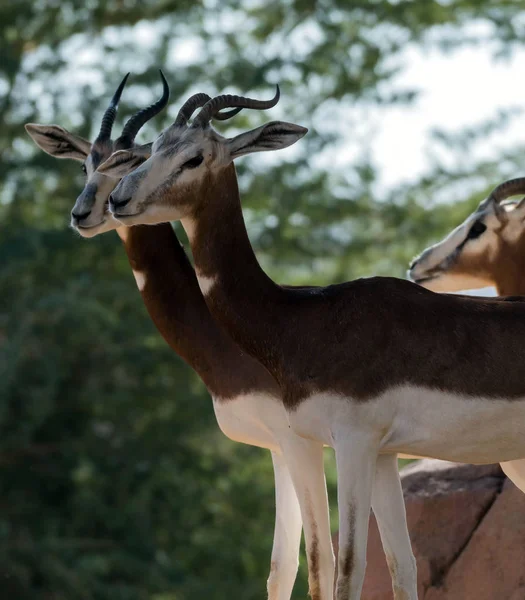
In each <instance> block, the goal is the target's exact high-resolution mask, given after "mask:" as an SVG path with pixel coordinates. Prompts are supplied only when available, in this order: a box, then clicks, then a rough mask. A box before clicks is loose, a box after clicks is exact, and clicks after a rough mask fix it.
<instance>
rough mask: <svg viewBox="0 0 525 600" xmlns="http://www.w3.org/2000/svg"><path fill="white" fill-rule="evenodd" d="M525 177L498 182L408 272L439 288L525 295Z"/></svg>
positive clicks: (417, 281)
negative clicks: (518, 197) (488, 289)
mask: <svg viewBox="0 0 525 600" xmlns="http://www.w3.org/2000/svg"><path fill="white" fill-rule="evenodd" d="M518 194H525V178H519V179H515V180H510V181H509V182H506V183H505V185H502V186H498V191H497V193H494V192H493V193H492V194H491V195H490V196H489V197H488V198H486V199H485V200H483V201H482V202H481V203H480V205H479V206H478V208H477V209H476V210H475V211H474V212H473V213H472V214H470V215H469V216H468V217H467V218H466V219H465V221H464V222H463V223H462V224H461V225H459V226H458V227H456V229H454V231H452V232H451V233H450V234H449V235H447V236H446V237H445V238H444V239H443V240H442V241H440V242H438V243H437V244H434V245H433V246H430V247H429V248H427V249H426V250H424V251H423V252H422V253H421V254H420V255H419V256H418V257H416V258H415V259H414V261H413V262H412V264H411V265H410V269H409V272H408V276H409V277H410V279H412V280H413V281H415V282H416V283H420V284H421V285H423V286H424V287H426V288H428V289H430V290H434V291H438V292H443V291H445V292H454V291H457V290H468V289H475V288H481V287H485V286H494V287H495V288H496V291H497V293H498V296H508V295H520V294H521V295H525V199H522V200H521V201H519V202H505V201H506V200H507V199H508V198H510V197H512V196H515V195H518Z"/></svg>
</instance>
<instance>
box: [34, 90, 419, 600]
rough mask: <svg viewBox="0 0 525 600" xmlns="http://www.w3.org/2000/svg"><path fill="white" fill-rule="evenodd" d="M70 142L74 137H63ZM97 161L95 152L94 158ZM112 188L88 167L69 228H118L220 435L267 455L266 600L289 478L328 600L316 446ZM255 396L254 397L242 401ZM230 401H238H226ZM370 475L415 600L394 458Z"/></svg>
mask: <svg viewBox="0 0 525 600" xmlns="http://www.w3.org/2000/svg"><path fill="white" fill-rule="evenodd" d="M119 89H120V88H119ZM121 91H122V89H120V92H121ZM120 92H118V94H119V95H120ZM164 96H166V92H165V94H164ZM164 96H163V98H164ZM207 100H209V97H208V96H207V95H205V94H197V95H195V96H193V97H192V98H190V100H188V101H187V102H186V103H185V104H184V106H183V107H182V109H181V110H180V111H179V114H178V117H177V119H176V121H175V124H176V125H177V126H178V127H184V126H185V125H186V122H187V120H188V119H189V118H190V116H191V114H192V113H193V111H194V110H195V109H196V108H198V107H200V106H202V105H203V104H204V103H205V102H206V101H207ZM117 103H118V98H117V99H116V101H115V98H114V99H113V101H112V105H116V104H117ZM163 103H164V100H163V99H161V100H160V101H159V103H157V105H154V107H156V108H153V107H151V108H148V109H146V110H147V111H148V114H149V117H150V118H151V117H152V116H153V114H154V113H156V112H158V111H160V109H161V108H162V106H161V105H162V104H163ZM236 112H238V109H236V110H234V111H230V112H229V113H224V114H223V115H218V116H219V117H220V118H229V117H231V116H233V114H235V113H236ZM140 114H144V112H141V113H140ZM133 119H135V117H132V119H130V121H128V124H129V123H130V122H131V123H132V122H134V121H133ZM135 122H136V120H135ZM126 128H127V129H128V130H129V127H128V125H126V127H125V130H126ZM27 129H28V131H29V132H30V134H31V135H32V136H34V138H35V141H36V142H37V144H38V145H39V146H40V147H43V149H45V150H46V151H47V152H49V153H50V154H52V155H55V153H54V146H53V143H55V142H56V141H57V140H56V139H54V137H55V134H56V130H52V133H53V135H52V136H50V137H51V138H52V139H51V140H50V139H47V138H42V137H37V134H38V133H40V134H41V135H45V134H46V132H47V131H48V130H47V129H46V128H44V127H43V126H35V125H30V126H28V127H27ZM137 132H138V127H137V128H136V129H135V130H134V131H133V135H132V136H130V137H128V142H127V143H128V144H130V145H131V144H133V140H134V137H135V135H136V134H137ZM69 135H72V134H69V133H67V136H69ZM121 137H122V136H121ZM120 139H121V138H119V140H120ZM59 143H60V145H61V146H60V147H61V148H62V149H63V148H64V147H65V145H67V143H68V138H67V137H66V136H63V139H61V140H60V142H59ZM105 147H107V148H108V150H107V152H110V149H111V142H110V140H106V143H105ZM97 152H98V153H100V150H97ZM107 152H106V153H105V156H106V155H107ZM139 152H140V153H141V158H140V159H137V163H140V162H141V161H143V160H145V157H147V156H148V155H149V152H150V148H149V146H148V145H146V146H144V147H143V148H140V149H139ZM101 158H103V157H101ZM101 158H99V157H95V162H93V159H91V160H90V159H89V157H88V159H86V163H87V164H88V165H93V164H98V163H99V160H100V159H101ZM116 184H117V180H115V179H111V180H109V181H107V180H106V178H105V177H104V176H103V175H101V174H99V173H97V172H94V171H93V168H92V167H90V169H89V171H88V182H87V184H86V187H85V188H84V191H83V192H82V193H81V195H80V196H79V198H78V199H77V202H76V203H75V207H74V208H73V211H72V226H73V227H75V228H76V229H77V230H78V231H79V233H80V234H81V235H83V236H84V237H91V236H92V235H97V234H98V233H101V232H105V231H108V230H110V229H115V228H118V229H117V233H118V235H119V236H120V237H121V239H122V240H123V243H124V246H125V249H126V252H127V254H128V258H129V260H130V263H131V265H132V268H133V272H134V275H135V278H136V282H137V285H138V287H139V289H140V291H141V294H142V296H143V299H144V302H145V305H146V308H147V309H148V312H149V314H150V316H151V317H152V320H153V321H154V323H155V324H156V326H157V328H158V329H159V331H160V333H161V334H162V335H163V337H164V338H165V339H166V341H167V342H168V343H169V344H170V346H171V347H172V348H173V349H174V350H175V351H176V352H177V353H178V354H179V355H180V356H182V357H183V358H184V359H185V360H186V362H187V363H188V364H189V365H190V366H192V367H193V368H194V369H195V370H196V371H197V372H198V373H199V375H200V376H201V378H202V379H203V381H204V382H205V383H206V385H207V387H208V389H209V390H210V393H211V395H212V396H213V398H214V408H215V412H216V415H217V419H218V422H219V425H220V427H221V429H222V430H223V431H224V432H225V433H226V435H228V436H229V437H231V438H232V439H234V440H236V441H243V442H246V443H250V444H254V445H259V446H262V447H268V448H270V449H271V450H272V459H273V464H274V470H275V486H276V525H275V535H274V548H273V551H272V570H271V573H270V577H269V580H268V593H269V598H270V599H279V600H281V599H283V600H284V599H288V598H289V597H290V595H291V591H292V587H293V582H294V580H295V575H296V571H297V557H298V551H299V547H298V546H299V540H300V532H301V516H300V512H299V505H298V501H297V496H296V493H295V491H294V488H293V485H292V478H291V475H290V473H292V474H294V473H295V475H296V481H297V480H298V483H296V485H298V488H299V495H300V497H301V498H304V500H303V502H302V504H303V505H304V506H303V513H306V517H305V524H306V525H305V537H306V538H307V542H308V543H307V551H308V557H309V565H310V576H309V583H310V590H311V595H312V598H314V600H315V599H317V598H319V599H324V598H331V596H332V592H331V588H332V585H333V584H332V581H333V568H334V565H333V554H332V548H331V541H330V536H329V529H328V525H327V513H326V511H327V506H326V489H325V482H324V477H323V471H322V457H321V455H320V446H319V444H318V443H311V442H308V441H307V440H303V439H297V436H295V435H294V434H292V433H291V432H290V431H289V429H288V420H287V416H286V412H285V411H284V409H283V407H282V404H278V405H277V406H276V405H275V398H274V396H275V397H276V398H279V400H280V396H279V389H278V388H277V386H276V385H275V383H274V381H273V379H271V378H270V377H269V375H268V373H267V372H266V370H264V369H261V368H260V367H259V366H258V365H254V364H253V361H252V360H251V359H250V358H249V357H248V356H247V355H246V354H240V353H239V348H238V347H236V346H235V344H233V342H231V341H230V340H229V339H226V338H225V336H224V334H223V333H222V330H219V328H218V327H217V325H216V324H215V322H214V321H213V320H212V318H211V316H210V313H209V311H208V309H207V307H206V304H205V302H204V299H203V297H202V294H201V292H200V290H199V288H198V284H197V280H196V278H195V273H194V271H193V269H192V268H191V266H190V264H189V262H188V260H187V258H186V255H185V253H184V251H183V249H182V247H181V246H180V244H179V242H178V240H177V238H176V236H175V233H174V231H173V229H172V228H171V226H170V225H167V224H163V225H158V226H155V227H150V226H137V227H132V228H130V229H127V228H125V227H122V226H120V223H118V222H117V221H116V220H114V218H113V216H112V215H111V213H108V212H107V211H106V205H107V194H109V191H108V189H109V188H112V187H114V186H115V185H116ZM173 298H177V299H178V303H177V305H175V306H174V305H172V300H173ZM230 356H231V357H232V358H231V359H230V358H229V357H230ZM221 381H223V382H224V383H221ZM226 382H228V383H226ZM236 388H240V389H242V391H243V393H239V390H238V389H236ZM251 388H253V390H254V392H256V393H246V392H247V390H249V389H251ZM268 390H269V393H268ZM232 397H233V398H235V400H236V401H233V400H232V399H230V400H226V399H227V398H232ZM283 427H284V429H285V432H284V434H283V432H282V428H283ZM283 435H284V436H285V437H286V438H287V441H286V443H285V444H284V446H283V447H282V448H281V447H280V446H279V444H280V439H281V438H282V436H283ZM288 453H292V459H293V460H292V463H291V464H290V465H288V464H287V460H288V458H287V454H288ZM376 469H377V471H376V480H375V486H374V494H373V501H372V504H373V508H374V512H375V514H376V518H377V521H378V523H379V526H380V531H381V535H382V539H383V544H384V546H385V550H386V552H387V556H388V557H389V562H390V564H396V565H397V569H395V571H393V577H394V587H395V589H397V590H398V594H401V593H405V591H406V594H410V596H409V597H411V598H415V597H416V573H415V562H414V558H413V556H412V553H411V549H410V541H409V539H408V535H407V534H406V521H405V514H404V506H403V496H402V491H401V486H400V482H399V475H398V471H397V461H396V458H395V456H394V455H392V456H382V457H380V458H379V460H378V462H377V465H376ZM389 496H390V497H389ZM404 533H405V535H404ZM395 544H397V546H396V545H395ZM396 597H403V596H402V595H399V596H396ZM405 597H406V596H405Z"/></svg>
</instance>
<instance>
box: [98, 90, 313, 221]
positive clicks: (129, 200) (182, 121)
mask: <svg viewBox="0 0 525 600" xmlns="http://www.w3.org/2000/svg"><path fill="white" fill-rule="evenodd" d="M278 100H279V89H278V88H277V92H276V94H275V96H274V98H272V99H271V100H268V101H261V100H253V99H250V98H245V97H242V96H232V95H221V96H217V97H215V98H213V99H209V100H208V101H207V102H206V103H205V104H204V106H202V105H201V106H202V108H201V110H200V112H199V113H198V114H197V116H196V117H195V119H193V121H192V123H191V125H188V120H189V117H190V115H191V114H192V112H193V110H194V108H195V106H187V104H188V103H186V104H185V105H184V106H183V107H182V108H181V110H180V112H179V114H178V116H177V118H176V120H175V122H174V123H173V124H172V125H171V126H170V127H168V128H167V129H165V130H164V131H163V132H162V133H161V134H160V136H159V137H158V138H157V139H156V140H155V142H154V143H153V146H152V154H151V157H150V158H149V159H148V160H147V161H145V162H144V163H142V164H141V165H140V166H139V167H136V158H137V157H136V151H135V150H134V149H131V150H127V151H126V150H122V151H119V152H115V153H114V154H113V155H112V156H111V157H110V158H109V159H108V160H107V161H106V162H105V163H104V164H102V165H101V166H100V167H99V171H100V172H101V173H103V174H104V175H110V176H112V177H115V178H122V180H121V181H120V183H119V184H118V185H117V187H116V188H115V189H114V190H113V192H112V193H111V195H110V202H109V207H110V210H111V211H112V212H113V213H114V215H115V217H116V218H117V219H118V220H119V221H121V222H122V223H123V224H124V225H135V224H138V223H148V224H154V223H159V222H163V221H171V220H179V219H182V218H184V217H186V216H189V215H190V214H191V213H192V212H195V211H197V210H199V202H200V201H201V200H202V198H203V194H202V193H201V192H202V191H203V190H204V189H211V188H212V187H214V186H219V187H218V188H217V189H220V185H221V183H223V182H222V181H221V180H220V177H221V173H222V172H223V171H224V170H225V169H227V168H228V167H229V166H230V165H231V164H232V161H233V160H234V159H236V158H237V157H239V156H242V155H244V154H250V153H252V152H261V151H265V150H276V149H279V148H285V147H287V146H290V145H291V144H293V143H295V142H296V141H297V140H298V139H299V138H301V137H302V136H303V135H304V134H305V133H306V132H307V129H305V128H304V127H300V126H299V125H293V124H291V123H284V122H281V121H273V122H271V123H267V124H266V125H263V126H261V127H258V128H257V129H253V130H251V131H248V132H245V133H241V134H239V135H237V136H235V137H233V138H224V137H222V136H221V135H219V133H217V132H216V131H215V130H214V129H213V128H212V127H211V126H210V121H211V119H212V118H217V117H218V116H220V115H221V113H220V111H221V110H223V109H226V108H234V110H233V111H230V113H226V114H224V113H223V117H225V116H226V115H227V116H232V113H234V112H237V111H238V110H240V109H242V108H252V109H259V110H261V109H268V108H271V107H273V106H275V105H276V104H277V102H278Z"/></svg>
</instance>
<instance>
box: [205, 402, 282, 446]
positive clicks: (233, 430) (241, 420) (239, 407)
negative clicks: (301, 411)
mask: <svg viewBox="0 0 525 600" xmlns="http://www.w3.org/2000/svg"><path fill="white" fill-rule="evenodd" d="M213 408H214V410H215V416H216V417H217V422H218V424H219V427H220V428H221V430H222V432H223V433H224V434H225V435H226V436H227V437H229V438H230V439H231V440H233V441H235V442H241V443H243V444H249V445H251V446H259V447H261V448H268V449H269V450H273V451H278V450H279V448H280V446H279V441H278V440H279V439H282V435H283V434H284V432H286V431H287V430H288V431H289V425H288V417H287V414H286V411H285V409H284V406H283V405H282V403H281V401H280V400H278V399H276V398H273V397H272V396H269V395H267V394H246V395H242V396H238V397H237V398H234V399H230V400H226V401H223V400H220V399H217V398H213Z"/></svg>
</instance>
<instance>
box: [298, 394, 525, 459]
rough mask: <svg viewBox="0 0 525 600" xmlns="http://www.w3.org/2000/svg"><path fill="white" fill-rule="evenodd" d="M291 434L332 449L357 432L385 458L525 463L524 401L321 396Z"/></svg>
mask: <svg viewBox="0 0 525 600" xmlns="http://www.w3.org/2000/svg"><path fill="white" fill-rule="evenodd" d="M289 418H290V423H291V425H292V428H293V430H294V431H295V432H296V433H297V434H298V435H302V436H304V437H310V438H313V439H318V440H319V441H321V442H323V443H324V444H327V445H331V446H334V445H335V444H336V442H337V439H338V437H340V436H349V435H352V434H353V433H355V432H364V433H368V434H370V436H372V438H373V437H374V436H376V439H377V440H378V443H379V451H380V452H382V453H394V452H395V453H404V454H412V455H418V456H428V457H432V458H440V459H443V460H450V461H457V462H470V463H493V462H502V461H507V460H514V459H517V458H525V398H523V399H518V400H512V401H508V400H495V399H489V398H471V397H467V396H459V395H456V394H451V393H445V392H439V391H434V390H428V389H424V388H417V387H413V386H403V387H398V388H395V389H391V390H389V391H388V392H386V393H384V394H382V395H381V396H378V397H377V398H376V399H373V400H369V401H366V402H360V401H357V402H356V401H354V400H352V399H351V398H344V397H342V396H335V395H328V394H322V395H321V394H319V395H315V396H311V397H310V398H308V399H307V400H306V401H304V402H302V403H301V404H300V405H299V407H298V408H297V409H296V410H295V411H294V412H292V413H290V415H289Z"/></svg>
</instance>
